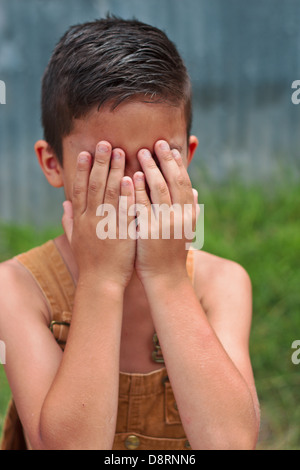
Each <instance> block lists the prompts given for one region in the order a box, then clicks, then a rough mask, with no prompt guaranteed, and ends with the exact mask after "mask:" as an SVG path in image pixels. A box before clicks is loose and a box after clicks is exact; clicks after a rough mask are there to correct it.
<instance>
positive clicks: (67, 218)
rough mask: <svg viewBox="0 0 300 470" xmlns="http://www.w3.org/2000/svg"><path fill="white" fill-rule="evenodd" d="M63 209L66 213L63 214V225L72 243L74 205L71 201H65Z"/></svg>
mask: <svg viewBox="0 0 300 470" xmlns="http://www.w3.org/2000/svg"><path fill="white" fill-rule="evenodd" d="M63 209H64V213H63V216H62V226H63V229H64V232H65V234H66V236H67V239H68V241H69V243H71V239H72V232H73V206H72V203H71V201H64V202H63Z"/></svg>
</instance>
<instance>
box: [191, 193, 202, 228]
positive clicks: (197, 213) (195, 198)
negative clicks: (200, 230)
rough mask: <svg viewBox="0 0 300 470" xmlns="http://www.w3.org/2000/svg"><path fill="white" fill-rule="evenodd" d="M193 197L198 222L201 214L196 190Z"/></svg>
mask: <svg viewBox="0 0 300 470" xmlns="http://www.w3.org/2000/svg"><path fill="white" fill-rule="evenodd" d="M192 191H193V196H194V205H195V207H196V221H197V220H198V217H199V214H200V206H199V204H198V191H197V189H195V188H192Z"/></svg>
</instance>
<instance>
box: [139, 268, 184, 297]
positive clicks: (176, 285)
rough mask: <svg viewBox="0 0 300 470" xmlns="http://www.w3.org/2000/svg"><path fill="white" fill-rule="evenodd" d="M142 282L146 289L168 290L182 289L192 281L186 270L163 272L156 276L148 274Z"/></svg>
mask: <svg viewBox="0 0 300 470" xmlns="http://www.w3.org/2000/svg"><path fill="white" fill-rule="evenodd" d="M142 284H143V286H144V289H145V290H146V291H147V290H152V289H155V291H156V292H159V291H162V292H168V291H170V290H171V291H173V292H174V290H177V289H181V288H182V287H183V286H185V285H187V284H188V285H190V284H191V281H190V278H189V276H188V273H187V271H186V270H183V271H182V272H178V271H177V272H175V273H174V272H171V271H170V272H168V273H162V274H159V275H156V276H148V277H146V278H144V279H142Z"/></svg>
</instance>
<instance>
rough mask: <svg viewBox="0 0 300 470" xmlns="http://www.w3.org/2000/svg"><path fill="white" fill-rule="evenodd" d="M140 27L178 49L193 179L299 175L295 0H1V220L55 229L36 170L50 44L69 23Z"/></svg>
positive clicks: (299, 49) (57, 206)
mask: <svg viewBox="0 0 300 470" xmlns="http://www.w3.org/2000/svg"><path fill="white" fill-rule="evenodd" d="M107 12H110V13H113V14H117V15H119V16H121V17H124V18H131V17H133V16H135V17H136V18H138V19H140V20H142V21H145V22H148V23H151V24H153V25H155V26H158V27H160V28H162V29H163V30H165V31H166V32H167V34H168V35H169V37H170V38H171V39H172V40H173V41H174V42H175V43H176V44H177V46H178V49H179V51H180V52H181V54H182V55H183V57H184V60H185V62H186V64H187V66H188V69H189V72H190V75H191V77H192V81H193V87H194V126H193V131H194V132H195V133H196V134H197V135H198V137H199V140H200V148H199V151H198V153H197V157H196V159H195V162H193V164H192V169H193V171H192V174H193V178H194V180H195V184H197V175H199V172H201V171H202V168H203V167H204V166H205V167H206V168H207V169H208V171H209V172H210V173H211V175H212V176H213V177H214V178H226V177H227V176H228V174H230V172H231V171H232V170H233V169H236V168H238V169H239V171H240V172H241V177H243V178H248V179H257V178H260V179H262V180H264V179H266V178H268V175H270V173H272V172H273V171H275V170H276V168H278V165H279V164H283V165H286V166H287V167H289V168H291V169H292V170H293V171H296V169H297V170H298V169H299V129H300V106H299V107H297V106H295V105H293V104H292V103H291V94H292V91H291V83H292V82H293V81H294V80H296V79H300V37H299V35H300V32H299V27H298V18H299V17H300V16H299V15H300V2H299V1H298V0H284V1H283V0H251V2H249V1H247V0H147V1H144V2H142V1H140V0H126V1H124V0H64V1H61V0H47V1H44V0H43V1H42V0H26V1H23V0H2V2H1V3H0V80H3V81H4V82H5V84H6V104H5V105H0V218H1V219H6V220H14V221H16V222H28V223H32V222H34V223H38V224H51V223H57V222H59V219H60V214H61V201H62V199H63V192H62V191H60V190H55V189H53V188H50V187H49V185H48V184H47V183H46V180H45V178H44V176H43V175H42V173H41V172H40V170H39V167H38V164H37V161H36V158H35V155H34V151H33V145H34V142H35V141H36V140H37V139H39V138H41V137H42V130H41V125H40V81H41V76H42V74H43V70H44V68H45V66H46V64H47V61H48V59H49V57H50V54H51V51H52V50H53V47H54V45H55V44H56V42H57V41H58V39H59V38H60V37H61V35H62V34H63V33H64V32H65V30H66V29H67V28H68V26H70V25H71V24H74V23H78V22H85V21H87V20H92V19H94V18H97V17H101V16H104V15H106V13H107Z"/></svg>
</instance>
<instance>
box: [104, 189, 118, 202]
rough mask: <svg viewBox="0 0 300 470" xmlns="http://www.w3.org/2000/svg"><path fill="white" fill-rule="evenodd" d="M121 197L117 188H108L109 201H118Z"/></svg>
mask: <svg viewBox="0 0 300 470" xmlns="http://www.w3.org/2000/svg"><path fill="white" fill-rule="evenodd" d="M118 195H119V191H118V190H117V188H113V187H111V186H110V187H107V188H106V190H105V196H106V197H107V199H116V198H117V197H118Z"/></svg>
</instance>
